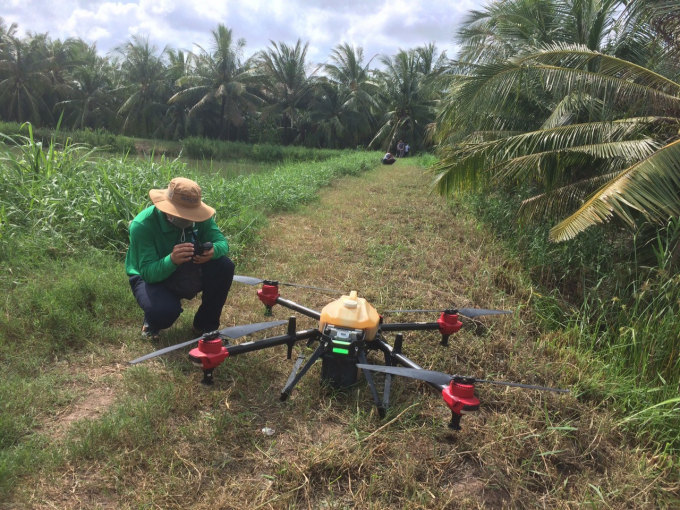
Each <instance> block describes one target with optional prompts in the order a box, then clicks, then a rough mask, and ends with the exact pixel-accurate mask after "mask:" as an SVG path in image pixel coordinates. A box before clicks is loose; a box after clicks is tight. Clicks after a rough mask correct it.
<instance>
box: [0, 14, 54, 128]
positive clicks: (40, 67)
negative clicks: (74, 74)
mask: <svg viewBox="0 0 680 510" xmlns="http://www.w3.org/2000/svg"><path fill="white" fill-rule="evenodd" d="M44 37H45V36H44V35H34V36H29V37H27V38H25V39H19V38H18V37H17V36H16V25H11V26H10V27H9V29H4V33H3V34H2V35H0V45H1V51H0V58H1V59H2V60H0V108H2V112H3V117H4V118H6V119H8V120H14V121H16V122H26V121H30V122H32V123H34V124H37V125H40V124H41V123H42V122H43V121H44V120H48V121H51V120H52V116H51V113H50V108H49V106H48V105H47V104H46V103H45V101H44V99H43V93H45V92H46V91H48V90H49V88H50V86H51V80H50V75H49V69H48V68H49V61H48V60H47V58H46V57H45V54H44V44H43V42H44Z"/></svg>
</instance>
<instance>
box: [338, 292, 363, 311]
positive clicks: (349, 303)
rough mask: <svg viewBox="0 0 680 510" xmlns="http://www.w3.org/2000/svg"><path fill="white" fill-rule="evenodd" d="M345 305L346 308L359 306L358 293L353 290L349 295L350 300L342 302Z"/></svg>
mask: <svg viewBox="0 0 680 510" xmlns="http://www.w3.org/2000/svg"><path fill="white" fill-rule="evenodd" d="M342 304H343V305H345V308H350V309H351V308H356V307H357V305H358V304H359V303H358V301H357V291H356V290H353V291H351V292H350V293H349V299H345V300H344V301H343V302H342Z"/></svg>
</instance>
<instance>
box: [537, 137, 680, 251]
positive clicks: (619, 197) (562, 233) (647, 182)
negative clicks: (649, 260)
mask: <svg viewBox="0 0 680 510" xmlns="http://www.w3.org/2000/svg"><path fill="white" fill-rule="evenodd" d="M679 191H680V140H677V141H675V142H672V143H670V144H668V145H666V146H665V147H663V148H662V149H660V150H658V151H657V152H655V153H654V154H653V155H652V156H650V157H649V158H647V159H645V160H643V161H641V162H639V163H636V164H635V165H632V166H631V167H629V168H627V169H626V170H624V171H623V172H621V173H620V174H618V175H617V176H616V177H615V178H614V179H612V180H611V181H609V182H608V183H607V184H605V185H604V186H603V187H602V188H600V189H599V190H598V191H596V192H595V193H594V194H593V195H592V196H591V198H590V199H589V200H588V201H587V202H586V203H585V204H583V206H582V207H581V208H579V210H578V211H576V212H575V213H574V214H572V215H571V216H569V217H568V218H566V219H565V220H563V221H561V222H560V223H558V224H557V225H556V226H555V227H553V228H552V229H551V230H550V239H551V240H553V241H564V240H567V239H571V238H572V237H574V236H576V235H577V234H578V233H579V232H581V231H583V230H585V229H586V228H588V227H590V226H592V225H596V224H600V223H604V222H607V221H609V220H611V218H612V217H614V216H617V217H619V218H621V219H622V220H623V221H625V222H626V223H628V224H629V225H630V226H634V224H635V219H634V217H633V212H634V211H637V212H639V213H641V214H643V215H644V216H646V217H647V218H648V219H649V220H650V221H655V222H662V221H665V220H667V219H668V218H669V217H671V216H678V215H680V200H678V192H679Z"/></svg>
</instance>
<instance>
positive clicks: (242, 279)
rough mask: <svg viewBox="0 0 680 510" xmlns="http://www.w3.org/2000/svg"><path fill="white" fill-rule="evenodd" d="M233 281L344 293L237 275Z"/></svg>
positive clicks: (337, 292) (336, 291) (337, 291)
mask: <svg viewBox="0 0 680 510" xmlns="http://www.w3.org/2000/svg"><path fill="white" fill-rule="evenodd" d="M234 281H235V282H240V283H245V284H246V285H257V284H259V283H264V282H267V281H272V282H275V283H276V284H277V285H286V286H288V287H300V288H302V289H312V290H320V291H322V292H330V293H331V294H344V292H343V291H341V290H333V289H322V288H321V287H311V286H309V285H300V284H298V283H286V282H279V281H275V280H262V279H260V278H254V277H252V276H241V275H238V274H236V275H234Z"/></svg>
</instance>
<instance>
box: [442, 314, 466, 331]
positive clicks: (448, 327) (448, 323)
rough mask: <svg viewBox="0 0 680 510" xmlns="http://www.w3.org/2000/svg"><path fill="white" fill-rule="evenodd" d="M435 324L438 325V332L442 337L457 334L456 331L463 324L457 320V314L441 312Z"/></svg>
mask: <svg viewBox="0 0 680 510" xmlns="http://www.w3.org/2000/svg"><path fill="white" fill-rule="evenodd" d="M437 324H439V332H440V333H441V334H442V335H447V336H448V335H453V334H454V333H457V332H458V330H459V329H460V328H461V327H462V326H463V323H462V322H460V321H459V320H458V314H457V313H446V312H442V314H441V316H440V317H439V319H437Z"/></svg>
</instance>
